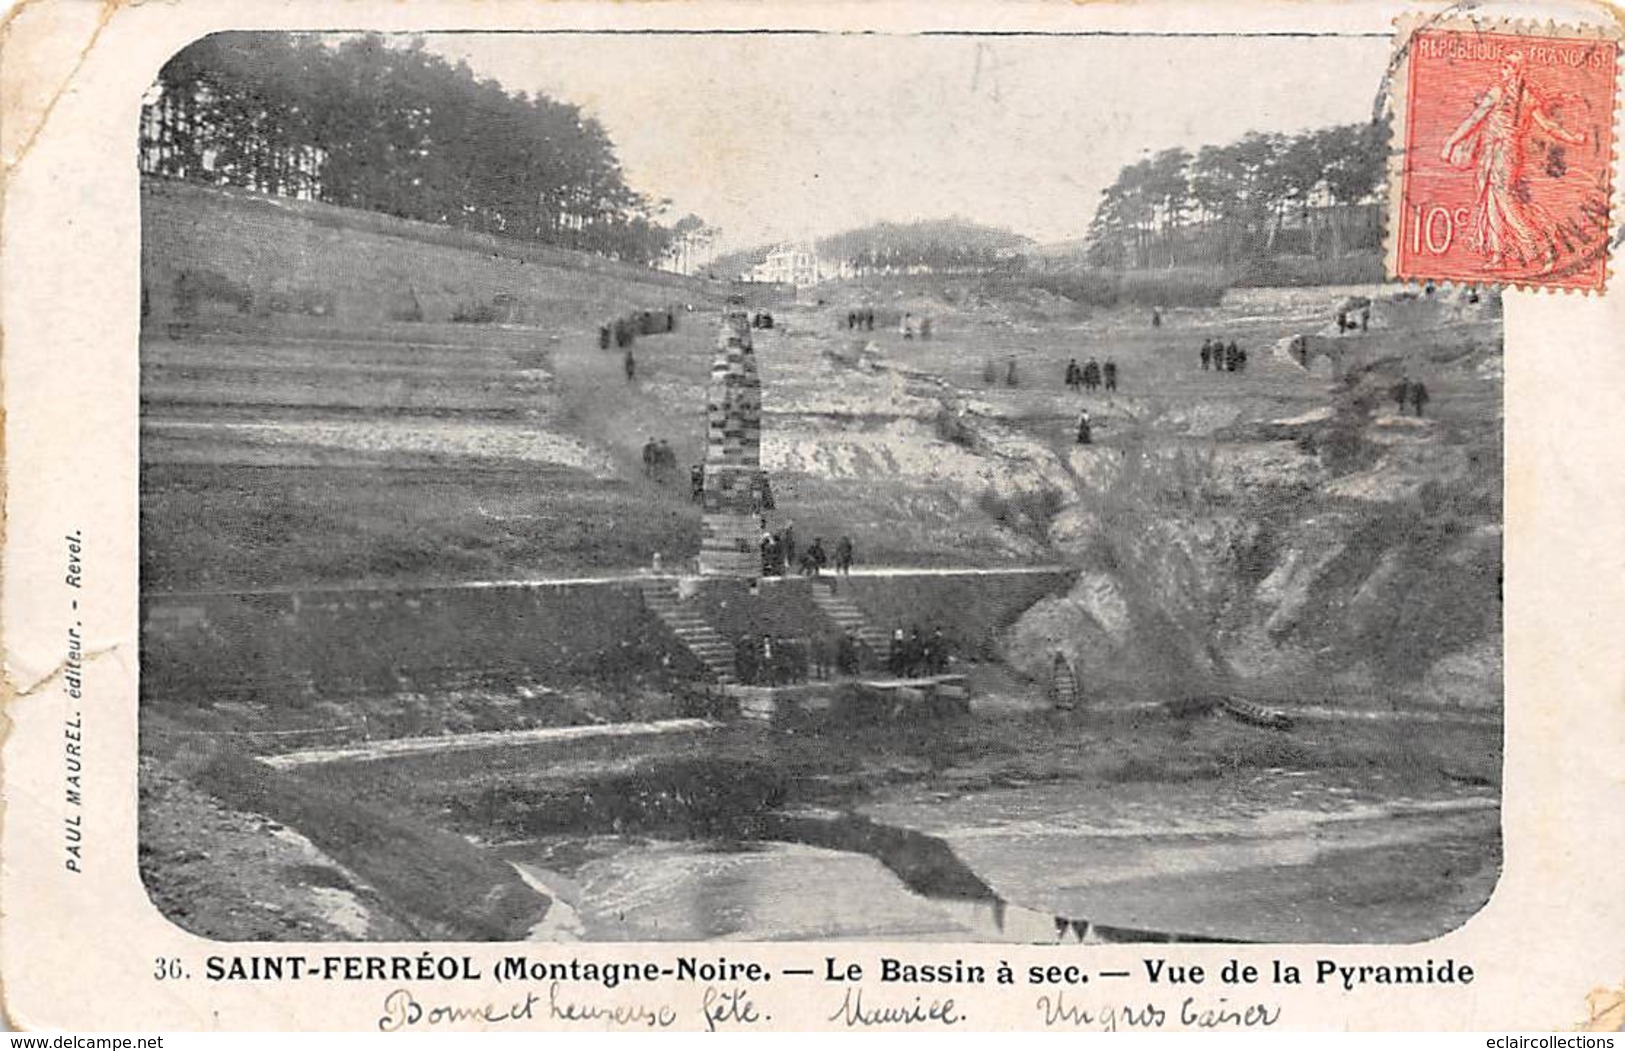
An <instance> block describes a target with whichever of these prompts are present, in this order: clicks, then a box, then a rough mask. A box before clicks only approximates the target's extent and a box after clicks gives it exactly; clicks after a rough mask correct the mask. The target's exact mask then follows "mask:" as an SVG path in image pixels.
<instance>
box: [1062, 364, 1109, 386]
mask: <svg viewBox="0 0 1625 1051" xmlns="http://www.w3.org/2000/svg"><path fill="white" fill-rule="evenodd" d="M1102 384H1104V386H1105V388H1106V389H1107V390H1116V389H1117V362H1115V361H1113V360H1112V359H1111V358H1107V359H1106V364H1104V365H1102V364H1101V363H1100V362H1098V361H1096V360H1095V359H1094V358H1090V359H1089V360H1088V361H1087V362H1085V363H1084V364H1082V365H1079V364H1078V359H1077V358H1073V359H1072V360H1071V361H1068V362H1067V363H1066V385H1067V387H1069V388H1070V389H1072V390H1075V391H1077V390H1084V391H1095V390H1099V389H1100V387H1101V386H1102Z"/></svg>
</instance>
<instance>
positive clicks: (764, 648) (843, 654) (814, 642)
mask: <svg viewBox="0 0 1625 1051" xmlns="http://www.w3.org/2000/svg"><path fill="white" fill-rule="evenodd" d="M861 666H862V661H861V658H860V656H859V653H858V643H857V642H856V641H855V640H854V639H853V638H852V637H851V636H850V635H848V634H846V633H845V632H842V631H826V632H822V633H820V634H818V635H815V636H812V637H810V638H788V637H785V636H782V635H742V636H740V638H739V639H738V640H737V641H736V642H735V643H734V672H735V674H737V675H738V676H739V681H740V682H742V683H744V684H746V685H747V686H788V685H791V684H793V683H798V682H806V681H807V680H808V679H809V678H812V679H828V678H829V677H830V676H831V675H836V674H840V675H856V674H857V673H858V671H859V670H860V668H861Z"/></svg>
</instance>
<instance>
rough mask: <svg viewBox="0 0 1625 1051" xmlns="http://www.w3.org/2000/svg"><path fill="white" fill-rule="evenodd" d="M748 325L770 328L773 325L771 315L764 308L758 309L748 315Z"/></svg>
mask: <svg viewBox="0 0 1625 1051" xmlns="http://www.w3.org/2000/svg"><path fill="white" fill-rule="evenodd" d="M750 327H751V328H765V329H771V328H772V327H773V315H772V314H769V313H768V312H767V311H765V310H758V311H757V312H756V313H754V314H752V315H751V316H750Z"/></svg>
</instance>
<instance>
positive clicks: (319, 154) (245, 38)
mask: <svg viewBox="0 0 1625 1051" xmlns="http://www.w3.org/2000/svg"><path fill="white" fill-rule="evenodd" d="M140 162H141V168H142V170H143V171H145V172H148V173H150V174H154V175H163V176H169V177H172V178H178V179H187V180H191V181H195V182H202V183H207V184H210V185H220V186H239V187H244V188H246V189H250V190H257V191H259V192H262V193H269V194H278V195H283V196H289V197H297V198H302V199H306V200H319V201H325V202H328V203H331V204H336V205H342V206H345V207H350V208H362V209H367V210H370V211H378V212H385V213H388V214H390V215H397V216H401V217H403V218H408V219H419V220H424V221H427V222H433V223H441V224H446V225H450V226H456V227H460V228H464V229H472V230H479V231H483V232H487V233H498V234H503V235H506V236H509V237H518V238H525V239H532V240H538V241H544V242H547V243H550V244H557V245H562V246H565V247H569V248H575V249H581V250H585V251H592V252H598V253H601V254H604V255H610V256H614V257H617V258H622V259H626V260H629V261H634V262H640V263H652V262H654V261H656V260H658V259H660V258H661V257H662V256H663V255H665V254H667V253H668V252H669V251H670V250H671V249H672V246H673V232H672V231H671V230H670V229H667V228H666V227H664V226H662V225H660V224H659V223H657V222H656V221H655V219H654V216H653V212H652V209H651V204H650V202H649V201H647V200H645V199H644V198H643V197H642V196H640V195H639V194H637V193H635V192H633V191H632V190H631V189H630V188H629V187H628V186H627V185H626V182H625V180H624V179H623V178H622V174H621V168H620V163H619V161H618V160H617V158H616V155H615V147H614V144H613V143H612V142H611V141H610V139H609V137H608V135H607V134H605V132H604V129H603V127H602V126H601V125H599V124H598V123H597V122H596V121H594V120H592V119H591V118H588V117H585V116H583V115H582V113H581V111H580V110H579V109H578V108H576V107H575V106H572V105H568V104H566V103H562V102H558V101H555V100H553V99H551V98H547V97H546V96H543V95H535V96H529V95H526V94H523V93H510V92H508V91H506V90H504V89H503V87H502V85H500V84H498V83H497V82H495V81H492V80H482V79H479V78H477V77H476V76H475V75H474V73H473V72H472V71H471V70H470V69H469V67H468V65H467V64H466V63H464V62H458V63H456V64H453V63H451V62H448V61H447V60H446V59H444V58H442V57H440V56H438V55H435V54H433V53H432V52H428V51H425V50H424V49H423V48H422V46H421V42H418V43H415V44H414V45H412V46H410V47H396V46H391V45H389V44H388V43H386V42H385V40H384V39H383V38H382V37H380V36H377V35H371V34H369V35H365V36H356V37H349V38H346V39H344V40H343V41H342V42H340V43H338V44H337V45H336V46H335V45H333V44H331V43H329V42H324V40H322V39H321V38H319V37H316V36H314V35H308V34H289V33H250V32H240V33H219V34H215V35H213V36H209V37H205V38H204V39H202V40H200V41H197V42H196V43H194V44H192V45H191V46H189V47H187V48H186V49H185V50H183V51H181V52H180V53H179V54H177V55H176V56H175V57H174V58H172V59H170V61H169V62H168V63H167V64H165V66H164V67H163V69H162V70H161V71H160V72H159V75H158V82H157V84H156V85H155V86H154V89H153V91H152V92H150V93H149V95H148V97H147V100H146V104H145V106H144V107H143V114H142V135H141V154H140ZM691 218H692V217H691ZM694 223H695V224H698V223H699V221H698V220H697V219H695V220H694ZM692 225H693V224H691V226H692ZM700 225H703V224H700Z"/></svg>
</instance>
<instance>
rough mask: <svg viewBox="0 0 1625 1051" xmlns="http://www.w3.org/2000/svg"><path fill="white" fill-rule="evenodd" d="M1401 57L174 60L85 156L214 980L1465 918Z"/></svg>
mask: <svg viewBox="0 0 1625 1051" xmlns="http://www.w3.org/2000/svg"><path fill="white" fill-rule="evenodd" d="M1154 28H1155V27H1154ZM1393 60H1394V51H1393V41H1392V39H1391V36H1390V35H1389V34H1385V33H1378V32H1348V33H1322V34H1308V33H1304V34H1297V35H1292V34H1284V35H1269V34H1260V35H1251V36H1246V35H1225V34H1218V33H1188V34H1187V33H1181V32H1178V31H1174V30H1172V29H1170V28H1169V27H1167V26H1163V27H1160V28H1155V31H1148V32H1145V33H1139V34H1136V33H1090V32H1081V31H1080V32H1076V33H1064V32H1051V33H994V32H970V31H966V32H957V31H956V32H948V31H943V32H920V33H902V32H898V33H888V32H874V31H869V32H852V33H845V32H838V31H827V32H826V31H817V32H814V31H798V32H766V31H762V32H753V31H743V30H741V31H730V32H715V33H710V32H699V31H685V32H659V31H648V32H630V31H614V32H612V31H602V32H596V31H590V30H573V31H569V32H541V31H527V32H504V33H495V32H454V31H449V30H448V31H443V32H441V31H437V32H363V31H354V32H305V31H292V30H274V31H272V30H253V31H249V30H240V31H229V32H218V33H212V34H209V35H206V36H203V37H201V38H199V39H196V40H194V41H193V42H191V43H189V44H187V45H186V46H184V47H183V48H181V49H180V50H178V51H176V52H175V53H174V54H173V55H172V57H170V58H169V59H168V61H167V62H165V63H164V64H163V66H162V68H161V70H160V71H159V73H158V75H157V77H156V79H155V80H154V82H153V83H152V84H151V86H150V88H149V89H148V90H147V91H146V93H145V95H144V96H143V97H142V98H141V100H140V107H139V124H138V127H132V128H131V141H130V143H129V150H128V153H127V154H126V155H125V160H126V162H127V163H128V164H130V165H133V166H135V167H136V168H137V169H138V171H139V243H140V319H139V325H140V330H139V331H140V336H139V375H140V380H139V592H140V637H139V735H138V737H139V744H138V746H139V800H138V803H137V804H135V806H136V813H137V822H138V836H139V854H138V862H139V872H140V878H141V882H142V885H143V887H144V889H145V892H146V894H147V895H148V896H150V898H151V900H152V902H153V904H154V905H155V906H156V907H157V909H158V910H159V911H160V912H161V913H162V915H163V916H164V917H166V918H167V919H168V920H169V921H170V922H172V923H173V924H174V925H176V926H178V927H179V928H180V929H182V930H184V931H186V932H189V933H191V934H195V935H198V936H201V937H203V938H207V939H212V940H214V941H216V942H279V941H280V942H358V941H371V942H396V943H398V942H432V941H459V942H551V943H557V942H608V943H650V942H673V943H676V942H682V943H694V942H720V943H753V942H814V943H824V942H828V943H836V942H865V941H867V942H919V943H954V944H960V943H975V942H982V943H1006V944H1016V945H1034V944H1038V945H1055V944H1061V945H1078V944H1083V945H1094V944H1112V943H1144V942H1193V943H1194V942H1221V943H1314V944H1333V945H1335V944H1338V943H1345V944H1346V943H1376V944H1387V945H1412V944H1416V943H1421V942H1426V941H1429V940H1431V939H1435V938H1438V937H1440V936H1442V935H1445V934H1447V933H1448V932H1451V931H1454V930H1457V929H1458V928H1460V927H1462V925H1463V924H1466V923H1468V922H1469V921H1470V920H1471V919H1472V917H1474V916H1475V914H1477V913H1478V912H1479V910H1480V909H1481V908H1482V907H1483V906H1484V904H1485V903H1486V902H1487V901H1488V900H1489V898H1490V895H1491V893H1492V891H1493V890H1494V889H1495V887H1496V884H1497V880H1498V878H1499V876H1500V873H1501V867H1502V824H1501V814H1502V770H1503V693H1504V686H1503V643H1502V637H1503V617H1502V600H1503V572H1502V566H1503V557H1502V550H1503V483H1504V477H1503V475H1504V472H1503V434H1504V423H1503V421H1504V416H1503V398H1502V390H1503V323H1502V291H1501V289H1499V288H1497V287H1495V286H1494V285H1493V284H1490V283H1486V284H1482V285H1473V284H1459V283H1453V284H1442V283H1441V284H1434V283H1431V282H1416V281H1412V282H1406V283H1396V282H1393V281H1389V280H1387V279H1386V278H1385V275H1384V268H1383V257H1384V244H1385V238H1386V237H1387V236H1388V233H1389V231H1388V222H1389V218H1388V216H1387V215H1386V208H1385V202H1386V199H1387V198H1386V193H1387V189H1386V187H1387V178H1388V173H1389V170H1390V167H1389V165H1390V149H1391V141H1392V133H1393V128H1392V122H1391V116H1392V114H1391V112H1390V110H1391V107H1390V105H1389V97H1388V95H1387V94H1386V92H1387V82H1388V74H1389V73H1390V70H1391V68H1392V62H1393ZM1543 148H1544V146H1542V145H1541V144H1540V143H1536V144H1535V145H1532V146H1530V150H1531V151H1538V150H1539V149H1543ZM1531 156H1536V153H1535V152H1532V153H1531ZM1539 156H1541V157H1544V156H1546V155H1545V154H1539ZM1530 163H1531V164H1533V163H1534V162H1533V161H1531V162H1530ZM1551 379H1552V381H1553V382H1557V383H1561V382H1563V378H1562V376H1561V375H1560V370H1559V369H1554V370H1553V373H1552V375H1551ZM76 608H77V607H76ZM1552 700H1555V698H1554V699H1552ZM1601 977H1603V976H1599V978H1601Z"/></svg>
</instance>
